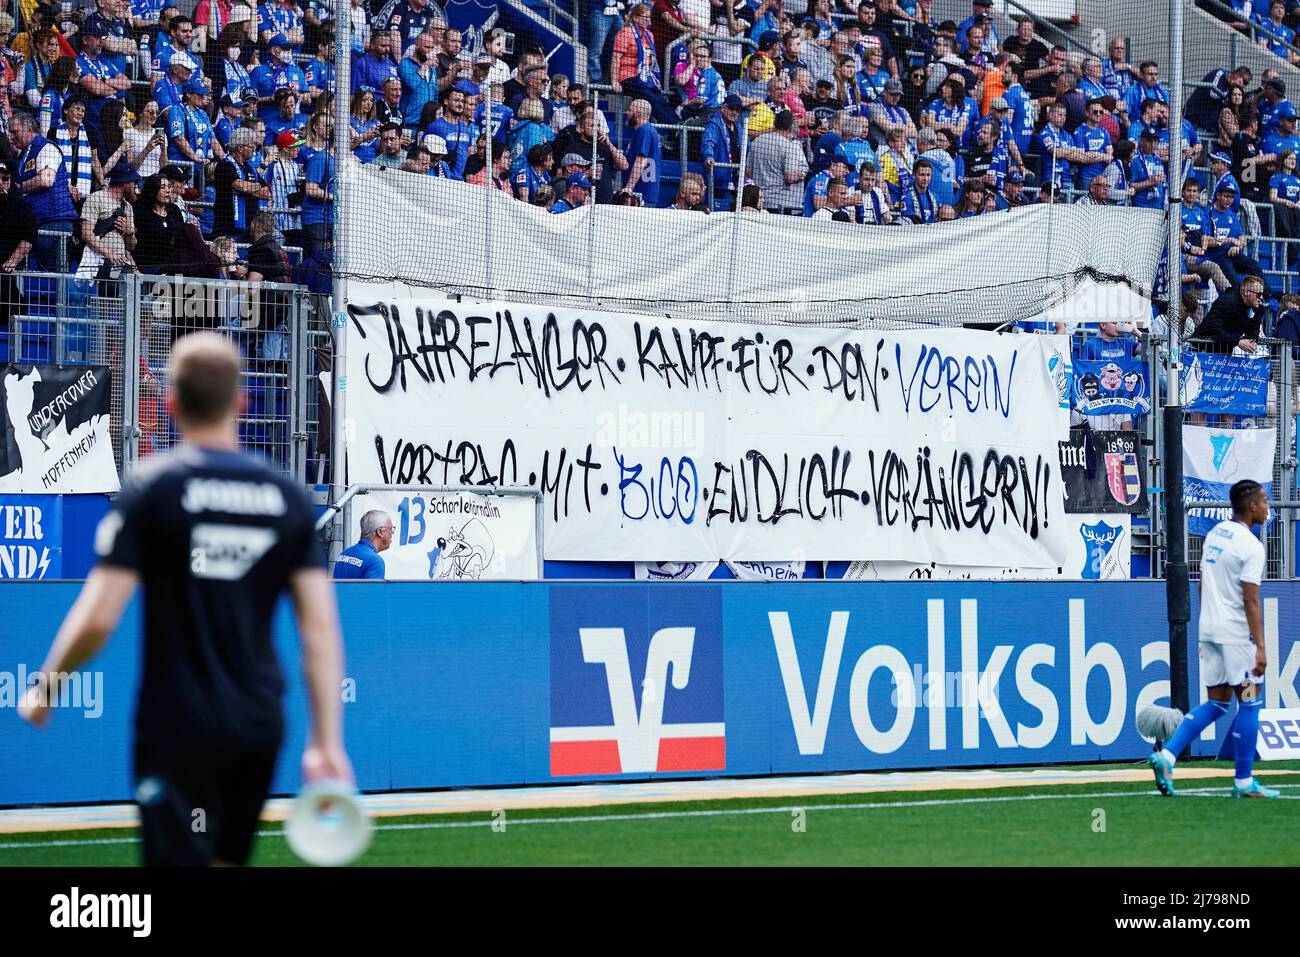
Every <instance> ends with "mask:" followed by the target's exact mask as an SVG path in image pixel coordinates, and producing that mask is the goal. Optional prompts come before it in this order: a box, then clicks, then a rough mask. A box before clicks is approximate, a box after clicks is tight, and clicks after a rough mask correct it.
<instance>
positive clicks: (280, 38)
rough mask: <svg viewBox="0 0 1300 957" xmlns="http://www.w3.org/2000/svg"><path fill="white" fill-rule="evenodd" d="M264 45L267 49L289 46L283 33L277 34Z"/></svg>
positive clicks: (287, 39)
mask: <svg viewBox="0 0 1300 957" xmlns="http://www.w3.org/2000/svg"><path fill="white" fill-rule="evenodd" d="M266 45H267V46H268V47H287V46H289V38H288V37H286V36H285V35H284V34H283V33H277V34H276V35H275V36H273V37H271V39H269V40H267V41H266Z"/></svg>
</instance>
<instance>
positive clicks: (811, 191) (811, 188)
mask: <svg viewBox="0 0 1300 957" xmlns="http://www.w3.org/2000/svg"><path fill="white" fill-rule="evenodd" d="M832 179H834V177H833V176H831V173H830V170H822V171H821V172H820V173H818V174H817V175H816V176H814V177H813V178H812V179H810V180H809V181H808V185H807V186H806V187H805V188H804V191H803V214H804V215H805V216H812V215H813V214H814V213H816V212H817V207H816V206H814V205H813V198H814V197H818V196H820V197H821V198H822V199H825V198H826V195H827V192H828V187H829V186H830V184H831V180H832Z"/></svg>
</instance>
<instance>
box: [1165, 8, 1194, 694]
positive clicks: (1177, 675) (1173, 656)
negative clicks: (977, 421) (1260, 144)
mask: <svg viewBox="0 0 1300 957" xmlns="http://www.w3.org/2000/svg"><path fill="white" fill-rule="evenodd" d="M1169 47H1170V50H1169V53H1170V56H1169V63H1170V78H1169V84H1170V85H1169V177H1168V180H1169V197H1168V199H1169V239H1168V244H1167V252H1166V260H1167V268H1166V275H1167V276H1168V279H1169V353H1168V364H1167V367H1166V368H1167V370H1168V375H1167V379H1166V381H1167V383H1168V394H1169V401H1168V404H1166V405H1165V408H1164V433H1165V447H1164V458H1165V468H1164V473H1165V474H1164V486H1165V496H1164V498H1165V601H1166V605H1167V608H1168V613H1169V698H1170V703H1171V704H1172V705H1173V706H1174V707H1175V708H1177V709H1178V710H1179V711H1182V712H1186V711H1188V710H1189V709H1190V695H1189V693H1188V692H1189V689H1188V676H1187V625H1188V622H1189V621H1191V618H1192V596H1191V575H1190V572H1189V569H1188V567H1187V510H1186V507H1185V505H1184V497H1183V388H1182V379H1183V376H1182V369H1183V357H1182V346H1183V317H1182V268H1181V267H1182V264H1183V263H1182V258H1181V257H1182V220H1183V216H1182V208H1183V207H1182V198H1183V156H1182V152H1183V5H1182V3H1181V2H1177V0H1176V2H1174V3H1171V4H1169Z"/></svg>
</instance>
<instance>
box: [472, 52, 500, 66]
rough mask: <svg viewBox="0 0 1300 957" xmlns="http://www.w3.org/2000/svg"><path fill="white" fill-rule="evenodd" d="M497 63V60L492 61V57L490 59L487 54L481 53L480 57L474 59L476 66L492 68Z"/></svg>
mask: <svg viewBox="0 0 1300 957" xmlns="http://www.w3.org/2000/svg"><path fill="white" fill-rule="evenodd" d="M495 62H496V60H494V59H492V57H490V56H489V55H488V54H486V53H480V54H479V55H478V56H476V57H475V58H474V65H475V66H491V65H492V64H493V63H495Z"/></svg>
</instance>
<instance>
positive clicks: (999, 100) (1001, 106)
mask: <svg viewBox="0 0 1300 957" xmlns="http://www.w3.org/2000/svg"><path fill="white" fill-rule="evenodd" d="M993 109H995V110H1009V109H1011V104H1009V103H1008V102H1007V98H1006V97H1005V96H995V97H994V98H993Z"/></svg>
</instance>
